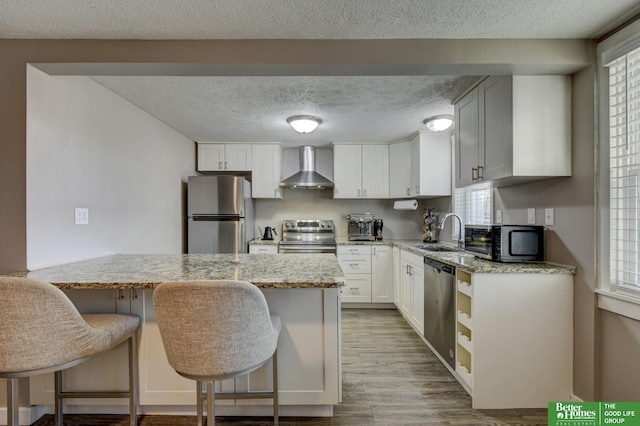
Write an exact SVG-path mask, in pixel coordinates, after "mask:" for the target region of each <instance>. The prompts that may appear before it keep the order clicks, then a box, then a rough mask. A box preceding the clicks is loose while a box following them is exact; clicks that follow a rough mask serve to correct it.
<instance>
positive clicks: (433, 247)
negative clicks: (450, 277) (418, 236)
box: [416, 244, 458, 252]
mask: <svg viewBox="0 0 640 426" xmlns="http://www.w3.org/2000/svg"><path fill="white" fill-rule="evenodd" d="M416 247H417V248H419V249H422V250H427V251H448V252H452V251H458V249H455V248H453V247H442V246H427V245H424V244H418V245H416Z"/></svg>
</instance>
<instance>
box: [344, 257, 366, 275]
mask: <svg viewBox="0 0 640 426" xmlns="http://www.w3.org/2000/svg"><path fill="white" fill-rule="evenodd" d="M338 263H340V267H342V271H343V272H344V273H345V275H346V274H371V256H366V255H357V254H356V255H344V256H340V255H338Z"/></svg>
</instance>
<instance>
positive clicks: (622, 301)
mask: <svg viewBox="0 0 640 426" xmlns="http://www.w3.org/2000/svg"><path fill="white" fill-rule="evenodd" d="M596 293H597V294H598V308H600V309H604V310H605V311H609V312H613V313H614V314H618V315H622V316H625V317H627V318H631V319H634V320H636V321H640V300H638V299H637V298H634V297H630V296H626V295H623V294H620V293H614V292H611V291H606V290H601V289H597V290H596Z"/></svg>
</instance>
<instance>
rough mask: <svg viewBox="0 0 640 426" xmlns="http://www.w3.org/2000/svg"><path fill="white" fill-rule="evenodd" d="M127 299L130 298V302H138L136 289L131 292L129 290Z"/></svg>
mask: <svg viewBox="0 0 640 426" xmlns="http://www.w3.org/2000/svg"><path fill="white" fill-rule="evenodd" d="M129 297H130V298H131V300H138V289H137V288H134V289H133V290H131V293H129Z"/></svg>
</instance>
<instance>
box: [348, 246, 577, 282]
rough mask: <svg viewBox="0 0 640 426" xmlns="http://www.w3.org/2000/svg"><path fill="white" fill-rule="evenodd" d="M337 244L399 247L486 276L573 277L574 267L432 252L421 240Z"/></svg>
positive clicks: (454, 251)
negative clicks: (500, 260) (546, 275)
mask: <svg viewBox="0 0 640 426" xmlns="http://www.w3.org/2000/svg"><path fill="white" fill-rule="evenodd" d="M337 243H338V244H340V245H343V244H344V245H346V244H348V245H351V244H353V245H361V244H373V245H380V244H386V245H391V246H395V247H399V248H401V249H402V250H407V251H409V252H411V253H414V254H417V255H419V256H426V257H429V258H431V259H434V260H438V261H440V262H442V263H446V264H448V265H451V266H455V267H456V268H460V269H463V270H465V271H467V272H472V273H486V274H568V275H574V274H575V273H576V268H575V267H574V266H565V265H557V264H554V263H549V262H544V263H524V262H519V263H501V262H492V261H490V260H484V259H480V258H478V257H475V256H474V255H472V254H469V253H467V252H465V251H464V250H460V249H458V248H457V247H453V246H450V245H446V244H442V243H436V244H431V245H433V246H440V247H448V248H451V250H453V251H450V252H432V251H427V250H423V249H420V248H418V247H416V245H426V243H424V242H422V240H381V241H349V240H348V239H346V238H344V239H338V240H337Z"/></svg>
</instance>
